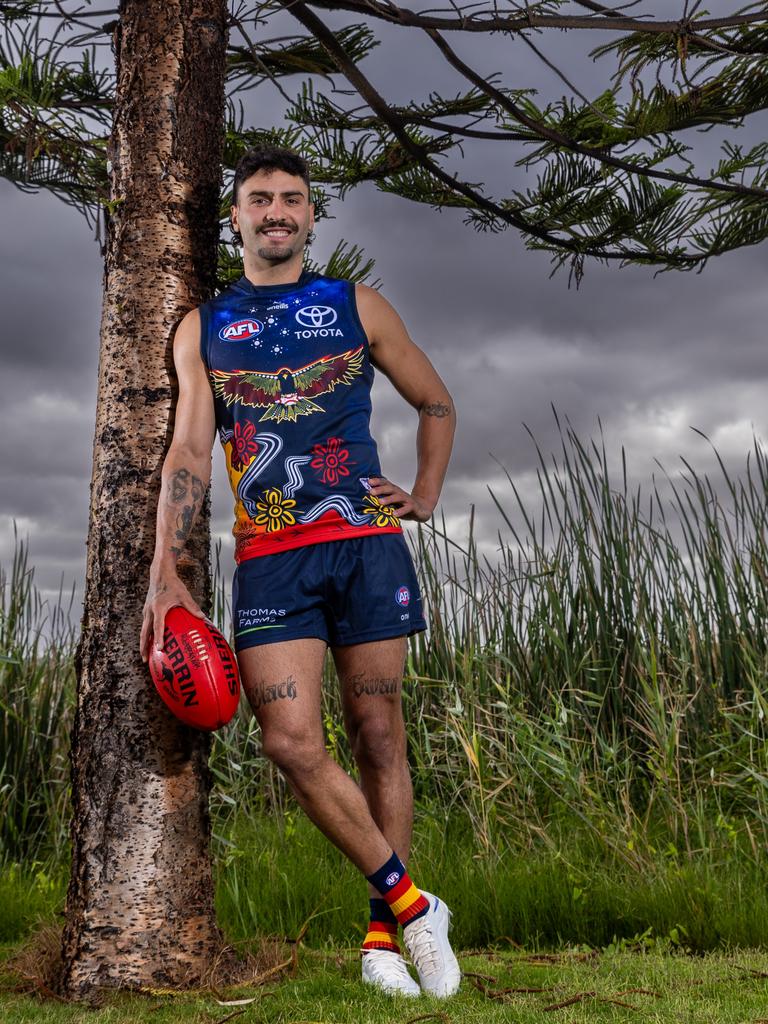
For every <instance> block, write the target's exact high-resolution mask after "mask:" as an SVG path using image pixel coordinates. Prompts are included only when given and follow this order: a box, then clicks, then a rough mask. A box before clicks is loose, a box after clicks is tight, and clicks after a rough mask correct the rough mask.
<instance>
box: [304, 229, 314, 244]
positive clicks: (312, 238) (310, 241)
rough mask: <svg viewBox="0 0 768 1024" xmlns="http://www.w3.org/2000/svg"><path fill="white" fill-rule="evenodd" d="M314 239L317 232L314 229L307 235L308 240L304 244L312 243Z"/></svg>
mask: <svg viewBox="0 0 768 1024" xmlns="http://www.w3.org/2000/svg"><path fill="white" fill-rule="evenodd" d="M314 240H315V232H314V231H310V232H309V234H308V235H307V240H306V242H305V243H304V244H305V245H312V243H313V242H314Z"/></svg>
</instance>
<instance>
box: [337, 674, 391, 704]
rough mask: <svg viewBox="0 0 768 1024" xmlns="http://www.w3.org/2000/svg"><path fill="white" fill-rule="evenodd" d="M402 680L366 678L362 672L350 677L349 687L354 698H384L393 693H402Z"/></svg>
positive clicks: (380, 677) (382, 677)
mask: <svg viewBox="0 0 768 1024" xmlns="http://www.w3.org/2000/svg"><path fill="white" fill-rule="evenodd" d="M400 683H401V680H400V679H399V678H398V677H397V676H374V677H372V676H366V675H365V673H364V672H360V673H358V674H357V675H355V676H350V677H349V680H348V682H347V685H348V686H349V688H350V689H351V691H352V696H353V697H357V698H360V697H384V696H386V695H388V694H392V693H400Z"/></svg>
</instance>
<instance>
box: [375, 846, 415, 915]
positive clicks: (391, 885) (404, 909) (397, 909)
mask: <svg viewBox="0 0 768 1024" xmlns="http://www.w3.org/2000/svg"><path fill="white" fill-rule="evenodd" d="M367 877H368V881H369V882H370V883H371V885H372V886H373V887H374V889H378V891H379V892H380V893H381V895H382V896H383V897H384V899H385V900H386V901H387V904H388V905H389V909H390V910H391V911H392V913H393V914H394V915H395V917H396V918H397V920H398V923H399V924H401V925H403V926H405V925H407V924H410V923H411V921H415V920H416V918H418V917H421V916H422V915H423V914H426V912H427V911H428V910H429V903H428V902H427V900H426V899H425V898H424V896H422V894H421V893H420V892H419V890H418V889H417V888H416V886H415V885H414V884H413V882H412V881H411V879H410V876H409V875H408V872H407V871H406V870H405V865H404V864H403V862H402V861H401V860H400V858H399V857H398V856H397V854H396V853H393V854H392V856H391V857H390V858H389V860H388V861H387V863H386V864H382V866H381V867H380V868H379V870H378V871H374V873H373V874H372V875H368V876H367Z"/></svg>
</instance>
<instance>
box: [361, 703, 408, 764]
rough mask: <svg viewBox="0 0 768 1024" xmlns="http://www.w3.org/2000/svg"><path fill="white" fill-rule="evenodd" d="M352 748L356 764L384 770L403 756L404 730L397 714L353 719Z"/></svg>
mask: <svg viewBox="0 0 768 1024" xmlns="http://www.w3.org/2000/svg"><path fill="white" fill-rule="evenodd" d="M352 749H353V753H354V755H355V760H356V761H357V763H358V765H362V766H364V767H366V768H368V769H371V770H372V771H386V770H387V769H388V768H391V767H392V766H393V765H396V764H398V763H399V762H400V761H401V760H402V759H404V758H405V730H404V728H403V723H402V719H401V718H400V717H399V716H393V717H392V718H382V717H375V718H374V717H370V718H363V719H359V720H357V721H355V724H354V737H353V739H352Z"/></svg>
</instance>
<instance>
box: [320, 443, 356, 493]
mask: <svg viewBox="0 0 768 1024" xmlns="http://www.w3.org/2000/svg"><path fill="white" fill-rule="evenodd" d="M341 441H342V439H341V438H340V437H329V438H328V440H327V442H326V443H325V444H316V445H314V446H313V448H312V454H313V455H314V458H313V459H312V462H311V463H310V465H311V466H312V469H316V470H318V471H320V472H321V475H320V479H321V480H322V482H323V483H324V484H330V485H331V487H335V486H336V484H337V483H338V482H339V477H342V476H349V469H348V468H347V466H346V465H345V463H346V462H347V461H348V459H349V451H348V450H347V449H346V448H342V447H341ZM350 465H352V463H350Z"/></svg>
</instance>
